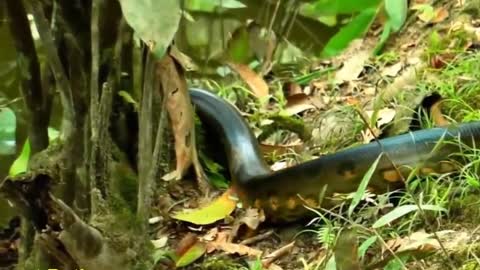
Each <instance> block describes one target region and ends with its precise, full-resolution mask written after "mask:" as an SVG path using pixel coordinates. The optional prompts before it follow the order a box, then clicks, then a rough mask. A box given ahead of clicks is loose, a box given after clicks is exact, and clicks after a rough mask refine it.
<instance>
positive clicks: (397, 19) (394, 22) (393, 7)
mask: <svg viewBox="0 0 480 270" xmlns="http://www.w3.org/2000/svg"><path fill="white" fill-rule="evenodd" d="M385 11H386V12H387V14H388V17H389V22H390V26H391V27H392V30H393V32H397V31H398V30H400V28H402V26H403V24H404V23H405V19H406V18H407V12H408V2H407V0H385Z"/></svg>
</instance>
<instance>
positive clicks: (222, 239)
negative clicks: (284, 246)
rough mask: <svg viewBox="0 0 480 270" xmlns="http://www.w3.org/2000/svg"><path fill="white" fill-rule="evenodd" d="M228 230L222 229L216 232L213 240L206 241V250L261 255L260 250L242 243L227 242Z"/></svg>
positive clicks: (242, 254) (241, 254)
mask: <svg viewBox="0 0 480 270" xmlns="http://www.w3.org/2000/svg"><path fill="white" fill-rule="evenodd" d="M229 235H230V234H229V232H228V231H223V232H220V233H218V235H217V238H216V239H215V241H212V242H208V243H207V245H206V246H207V250H208V251H209V252H212V251H214V250H222V251H224V252H226V253H228V254H238V255H240V256H251V257H258V256H261V255H262V251H261V250H258V249H254V248H251V247H249V246H246V245H242V244H235V243H231V242H229Z"/></svg>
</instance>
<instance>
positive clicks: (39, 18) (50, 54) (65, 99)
mask: <svg viewBox="0 0 480 270" xmlns="http://www.w3.org/2000/svg"><path fill="white" fill-rule="evenodd" d="M29 3H30V5H31V12H32V14H33V18H34V20H35V24H36V26H37V29H38V34H39V36H40V38H41V40H42V42H43V46H44V49H45V54H46V56H47V59H48V61H49V63H50V67H51V69H52V71H53V75H54V76H55V80H56V81H57V84H58V86H59V88H60V102H61V104H62V109H63V114H64V119H65V120H66V124H67V125H70V126H67V127H66V128H65V133H66V134H65V137H66V138H70V137H71V135H72V132H73V129H72V127H73V126H75V124H76V123H75V108H74V102H73V93H72V88H71V86H70V82H69V80H68V79H67V75H66V72H65V69H64V68H63V65H62V62H61V61H60V57H59V56H58V51H57V48H56V47H55V43H54V41H53V37H52V33H51V31H50V28H49V27H50V25H49V23H48V21H47V19H46V18H45V14H44V13H43V9H42V3H41V1H29Z"/></svg>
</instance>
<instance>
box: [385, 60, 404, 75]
mask: <svg viewBox="0 0 480 270" xmlns="http://www.w3.org/2000/svg"><path fill="white" fill-rule="evenodd" d="M402 68H403V63H402V62H398V63H396V64H394V65H391V66H388V67H386V68H384V69H383V71H382V73H381V74H382V76H384V77H386V76H388V77H396V76H397V75H398V73H399V72H400V70H402Z"/></svg>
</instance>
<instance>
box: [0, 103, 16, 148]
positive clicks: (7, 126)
mask: <svg viewBox="0 0 480 270" xmlns="http://www.w3.org/2000/svg"><path fill="white" fill-rule="evenodd" d="M16 129H17V119H16V117H15V113H14V112H13V111H12V110H10V109H9V108H0V155H13V154H15V148H16V143H15V132H16Z"/></svg>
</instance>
